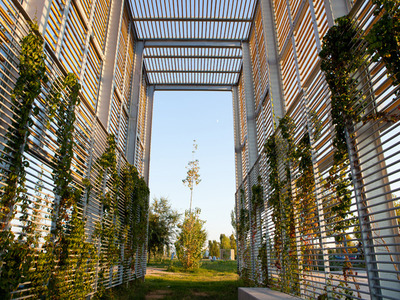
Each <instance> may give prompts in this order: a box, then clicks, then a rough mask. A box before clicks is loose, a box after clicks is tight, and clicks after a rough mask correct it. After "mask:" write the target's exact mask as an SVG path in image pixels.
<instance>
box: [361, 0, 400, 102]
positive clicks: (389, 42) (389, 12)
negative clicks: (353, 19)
mask: <svg viewBox="0 0 400 300" xmlns="http://www.w3.org/2000/svg"><path fill="white" fill-rule="evenodd" d="M373 3H374V4H375V5H376V6H375V11H374V14H375V16H380V18H379V20H378V21H377V22H376V23H375V24H374V25H373V26H372V28H371V30H370V31H369V32H368V34H367V35H366V40H367V42H368V49H367V52H368V53H369V54H372V61H375V62H378V61H380V60H382V61H383V62H384V63H385V66H386V69H387V71H388V74H389V75H392V84H393V86H398V85H399V84H400V1H399V0H374V1H373ZM399 93H400V92H399V91H398V95H399Z"/></svg>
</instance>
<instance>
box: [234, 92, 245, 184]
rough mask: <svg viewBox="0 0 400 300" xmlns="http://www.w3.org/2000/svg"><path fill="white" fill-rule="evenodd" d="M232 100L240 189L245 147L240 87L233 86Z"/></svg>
mask: <svg viewBox="0 0 400 300" xmlns="http://www.w3.org/2000/svg"><path fill="white" fill-rule="evenodd" d="M232 102H233V129H234V133H235V134H234V136H235V156H236V189H238V188H239V187H240V186H241V184H242V181H243V170H242V151H243V147H242V145H241V144H240V116H239V109H240V108H239V94H238V87H237V86H234V87H233V88H232Z"/></svg>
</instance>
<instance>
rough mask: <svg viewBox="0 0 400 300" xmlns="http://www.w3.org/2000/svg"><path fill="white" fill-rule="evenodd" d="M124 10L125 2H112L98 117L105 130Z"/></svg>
mask: <svg viewBox="0 0 400 300" xmlns="http://www.w3.org/2000/svg"><path fill="white" fill-rule="evenodd" d="M123 10H124V1H112V3H111V12H110V21H109V23H108V24H109V25H108V32H107V42H106V47H105V57H107V58H108V59H105V60H104V64H103V70H102V76H101V82H100V91H99V103H98V107H97V116H98V118H99V120H100V122H101V124H102V125H103V126H104V127H105V128H107V127H108V121H109V114H110V106H111V99H112V96H113V91H114V89H113V84H114V71H115V65H116V59H117V55H118V52H117V51H118V37H119V28H120V24H121V20H122V13H123Z"/></svg>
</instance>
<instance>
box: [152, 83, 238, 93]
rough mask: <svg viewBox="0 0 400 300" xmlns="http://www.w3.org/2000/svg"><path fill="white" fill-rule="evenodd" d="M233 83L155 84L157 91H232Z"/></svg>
mask: <svg viewBox="0 0 400 300" xmlns="http://www.w3.org/2000/svg"><path fill="white" fill-rule="evenodd" d="M232 87H233V86H232V85H226V84H179V83H175V84H155V85H154V89H155V91H221V92H229V91H232Z"/></svg>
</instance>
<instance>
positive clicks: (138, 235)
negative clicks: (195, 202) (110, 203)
mask: <svg viewBox="0 0 400 300" xmlns="http://www.w3.org/2000/svg"><path fill="white" fill-rule="evenodd" d="M122 187H123V191H124V196H125V216H124V218H123V221H122V222H123V226H124V231H125V239H124V244H125V251H124V262H125V266H126V267H127V268H129V269H130V270H131V271H132V272H134V271H135V262H136V254H138V255H140V254H141V253H142V251H143V250H144V249H141V246H142V245H144V243H145V242H146V236H147V213H148V208H149V194H150V191H149V188H148V187H147V185H146V182H145V181H144V179H143V178H140V177H139V173H138V171H137V169H136V168H135V167H134V166H132V165H130V164H128V165H127V166H126V167H125V169H124V171H123V173H122ZM138 251H139V253H138Z"/></svg>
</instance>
